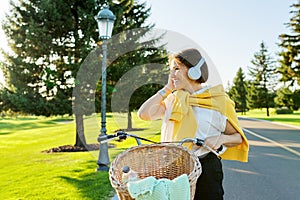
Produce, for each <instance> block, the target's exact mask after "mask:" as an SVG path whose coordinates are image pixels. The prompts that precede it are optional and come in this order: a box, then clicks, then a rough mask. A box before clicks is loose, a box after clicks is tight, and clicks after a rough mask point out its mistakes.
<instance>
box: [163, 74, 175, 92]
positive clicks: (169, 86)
mask: <svg viewBox="0 0 300 200" xmlns="http://www.w3.org/2000/svg"><path fill="white" fill-rule="evenodd" d="M164 89H165V90H167V91H171V92H173V90H174V84H173V79H172V75H171V74H169V77H168V83H167V85H165V87H164Z"/></svg>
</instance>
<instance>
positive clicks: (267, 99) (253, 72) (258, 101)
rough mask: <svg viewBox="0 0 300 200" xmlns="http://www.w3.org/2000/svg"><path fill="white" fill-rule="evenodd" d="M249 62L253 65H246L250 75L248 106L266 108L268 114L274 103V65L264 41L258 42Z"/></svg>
mask: <svg viewBox="0 0 300 200" xmlns="http://www.w3.org/2000/svg"><path fill="white" fill-rule="evenodd" d="M251 63H252V65H253V67H248V69H249V75H250V77H252V80H251V81H250V86H249V90H248V92H249V94H248V97H249V106H250V108H266V109H267V116H269V115H270V114H269V108H270V106H272V105H273V104H274V103H273V102H274V99H273V98H272V97H273V94H274V91H273V90H274V87H275V66H274V61H273V59H272V57H271V56H270V55H269V54H268V50H267V48H266V47H265V44H264V42H262V43H261V44H260V50H259V52H256V53H255V54H254V59H252V61H251Z"/></svg>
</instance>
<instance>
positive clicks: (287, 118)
mask: <svg viewBox="0 0 300 200" xmlns="http://www.w3.org/2000/svg"><path fill="white" fill-rule="evenodd" d="M238 116H241V117H249V118H257V119H262V120H268V121H273V122H279V123H284V124H290V125H295V126H300V111H294V113H293V114H276V112H275V109H272V108H271V109H270V116H269V117H268V116H267V112H266V109H255V110H250V111H248V112H247V113H246V115H241V114H240V113H238Z"/></svg>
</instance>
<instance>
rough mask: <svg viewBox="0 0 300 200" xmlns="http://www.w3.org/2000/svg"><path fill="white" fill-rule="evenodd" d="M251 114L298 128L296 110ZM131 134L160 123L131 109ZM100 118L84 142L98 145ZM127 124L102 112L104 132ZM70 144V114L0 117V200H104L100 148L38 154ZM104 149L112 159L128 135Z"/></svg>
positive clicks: (150, 134) (155, 136) (90, 124)
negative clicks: (289, 112) (104, 119)
mask: <svg viewBox="0 0 300 200" xmlns="http://www.w3.org/2000/svg"><path fill="white" fill-rule="evenodd" d="M243 116H244V117H254V118H260V119H265V120H270V121H276V122H281V123H288V124H293V125H298V126H300V112H299V111H298V112H295V113H294V114H292V115H276V114H275V113H274V111H271V116H270V117H266V114H265V111H264V110H253V111H250V112H247V114H246V115H243ZM133 121H134V123H133V124H134V128H137V129H138V130H139V131H135V132H133V133H135V134H137V135H139V136H141V137H146V138H148V139H151V140H156V141H158V140H159V137H160V136H159V130H160V126H161V121H154V122H146V121H142V120H139V119H138V118H137V116H136V114H135V113H133ZM99 122H100V117H98V116H96V115H93V116H89V117H86V118H85V133H86V140H87V143H89V144H93V143H97V136H98V134H99V130H100V126H99V124H100V123H99ZM126 126H127V118H126V115H123V114H111V113H109V114H108V115H107V129H108V134H109V133H113V132H114V131H115V130H118V129H124V128H126ZM74 143H75V123H74V121H73V119H72V118H70V117H64V118H59V117H55V118H54V117H53V118H46V117H18V118H0V148H1V151H0V170H1V173H0V199H5V200H6V199H24V200H25V199H26V200H27V199H86V200H92V199H93V200H94V199H99V200H106V199H110V197H111V196H112V195H113V188H112V187H111V185H110V182H109V177H108V173H107V172H95V170H96V168H97V165H96V161H97V158H98V153H99V151H90V152H76V153H51V154H49V153H43V151H44V150H48V149H50V148H53V147H58V146H62V145H69V144H71V145H72V144H74ZM114 144H115V145H116V147H115V148H110V149H109V155H110V159H111V160H112V159H113V158H114V157H115V156H116V155H117V154H118V153H120V152H122V151H124V150H125V149H127V148H129V147H131V146H133V145H135V141H134V140H133V139H128V140H126V141H125V142H122V143H117V142H114Z"/></svg>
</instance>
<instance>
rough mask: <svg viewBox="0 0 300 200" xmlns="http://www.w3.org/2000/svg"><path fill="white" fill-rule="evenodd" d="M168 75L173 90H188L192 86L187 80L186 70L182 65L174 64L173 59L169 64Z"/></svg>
mask: <svg viewBox="0 0 300 200" xmlns="http://www.w3.org/2000/svg"><path fill="white" fill-rule="evenodd" d="M170 73H171V79H172V83H173V85H174V89H175V90H180V89H182V90H188V88H190V87H191V84H193V81H191V80H190V79H189V78H188V75H187V74H188V68H187V67H186V66H185V65H183V64H182V63H179V62H176V61H175V60H174V59H173V60H172V61H171V63H170Z"/></svg>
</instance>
